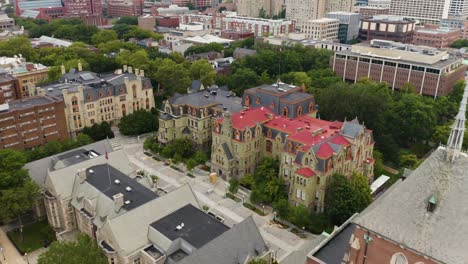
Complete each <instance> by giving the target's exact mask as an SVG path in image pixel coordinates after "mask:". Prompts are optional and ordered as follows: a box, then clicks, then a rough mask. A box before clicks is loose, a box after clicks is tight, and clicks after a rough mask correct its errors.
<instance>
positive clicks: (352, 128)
mask: <svg viewBox="0 0 468 264" xmlns="http://www.w3.org/2000/svg"><path fill="white" fill-rule="evenodd" d="M341 129H342V131H343V135H345V136H348V137H351V138H355V137H356V136H357V135H359V134H360V133H361V132H362V130H363V129H364V126H363V125H361V124H359V120H358V119H357V118H355V119H353V120H352V121H345V122H344V124H343V127H342V128H341Z"/></svg>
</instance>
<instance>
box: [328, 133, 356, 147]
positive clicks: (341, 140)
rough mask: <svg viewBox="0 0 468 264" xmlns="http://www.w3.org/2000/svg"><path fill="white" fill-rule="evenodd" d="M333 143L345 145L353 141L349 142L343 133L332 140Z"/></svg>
mask: <svg viewBox="0 0 468 264" xmlns="http://www.w3.org/2000/svg"><path fill="white" fill-rule="evenodd" d="M330 142H331V143H335V144H337V145H344V146H349V145H350V144H351V143H349V141H348V140H346V138H344V137H343V136H342V135H338V136H336V137H334V138H332V139H331V140H330Z"/></svg>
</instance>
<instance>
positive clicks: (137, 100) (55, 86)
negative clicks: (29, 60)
mask: <svg viewBox="0 0 468 264" xmlns="http://www.w3.org/2000/svg"><path fill="white" fill-rule="evenodd" d="M61 68H62V69H61V70H62V76H61V77H60V80H59V81H58V82H57V83H52V84H48V85H45V86H42V87H40V88H38V89H37V90H38V94H40V95H52V96H56V97H59V98H61V100H63V102H64V104H65V107H64V111H65V118H66V123H67V128H68V132H69V133H70V134H71V135H76V134H77V133H79V132H80V131H81V130H82V129H83V128H84V127H89V126H92V125H93V124H99V123H101V122H103V121H106V122H109V123H111V124H113V123H118V121H119V120H120V118H122V117H123V116H125V115H128V114H131V113H133V112H135V111H137V110H140V109H142V110H146V111H149V110H150V109H151V108H153V107H154V96H153V87H152V85H151V81H150V80H149V79H148V78H145V77H144V71H143V70H141V71H140V70H138V69H135V72H133V69H132V67H127V66H124V68H123V69H118V70H116V71H115V72H114V73H110V74H97V73H94V72H89V71H83V70H82V69H81V63H79V65H78V69H77V70H76V69H71V70H70V72H69V73H66V72H65V67H64V66H63V65H62V67H61Z"/></svg>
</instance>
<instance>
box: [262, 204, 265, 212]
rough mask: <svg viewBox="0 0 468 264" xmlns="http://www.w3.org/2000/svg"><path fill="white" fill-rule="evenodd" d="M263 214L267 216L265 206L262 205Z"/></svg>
mask: <svg viewBox="0 0 468 264" xmlns="http://www.w3.org/2000/svg"><path fill="white" fill-rule="evenodd" d="M262 213H263V214H265V206H264V205H262Z"/></svg>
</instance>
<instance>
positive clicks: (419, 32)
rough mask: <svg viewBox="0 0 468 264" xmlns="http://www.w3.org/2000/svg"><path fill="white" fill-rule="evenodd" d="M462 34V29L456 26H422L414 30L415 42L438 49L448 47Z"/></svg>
mask: <svg viewBox="0 0 468 264" xmlns="http://www.w3.org/2000/svg"><path fill="white" fill-rule="evenodd" d="M460 35H461V31H460V29H455V28H441V27H438V28H420V29H416V30H415V31H414V36H413V44H414V45H421V46H428V47H434V48H438V49H442V48H448V47H450V45H452V43H453V42H455V41H456V40H457V39H459V38H460Z"/></svg>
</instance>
